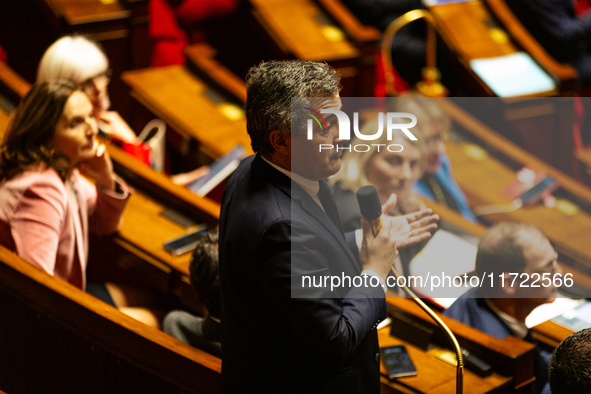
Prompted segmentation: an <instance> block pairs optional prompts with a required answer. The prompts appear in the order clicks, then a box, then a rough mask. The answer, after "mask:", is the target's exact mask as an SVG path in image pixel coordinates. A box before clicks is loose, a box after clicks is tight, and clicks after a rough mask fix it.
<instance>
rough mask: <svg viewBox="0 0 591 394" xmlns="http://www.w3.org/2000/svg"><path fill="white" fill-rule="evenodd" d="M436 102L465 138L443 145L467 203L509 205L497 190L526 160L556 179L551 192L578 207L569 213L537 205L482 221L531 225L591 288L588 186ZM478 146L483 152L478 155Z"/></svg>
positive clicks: (590, 196) (444, 103) (453, 107)
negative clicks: (541, 232)
mask: <svg viewBox="0 0 591 394" xmlns="http://www.w3.org/2000/svg"><path fill="white" fill-rule="evenodd" d="M438 102H439V103H440V104H441V106H442V107H443V108H444V109H445V110H446V111H447V112H448V114H449V115H450V116H451V118H452V119H453V120H454V122H455V123H456V125H457V130H458V132H459V133H460V134H461V136H462V138H465V139H466V141H464V142H459V143H458V142H453V141H450V142H448V143H447V144H446V148H447V153H448V156H449V157H450V160H451V162H452V165H453V173H454V177H455V178H456V180H457V181H458V183H459V185H460V187H461V188H462V190H463V191H464V192H465V194H466V197H467V198H468V200H469V202H470V205H471V206H472V207H478V206H481V205H489V204H508V203H510V201H509V199H508V198H507V197H504V196H502V195H501V194H500V190H501V189H502V188H503V187H504V186H506V185H507V184H509V183H510V182H511V181H512V180H513V179H514V177H515V175H514V174H515V171H517V170H518V169H519V168H521V167H522V166H524V165H526V164H528V165H529V166H531V167H532V168H535V169H538V170H541V171H543V172H545V173H546V174H548V175H550V176H552V177H554V178H556V179H558V180H559V181H560V182H561V187H560V188H559V189H558V191H556V192H555V193H554V194H555V195H556V196H557V197H558V198H559V199H564V200H567V201H570V202H573V203H575V204H576V205H577V206H578V207H579V209H578V211H577V212H576V213H574V214H573V215H572V216H568V215H566V214H564V213H562V212H560V211H559V210H557V209H551V208H545V207H544V206H543V205H542V204H536V205H534V206H532V207H529V208H525V207H524V208H520V209H518V210H517V211H514V212H510V213H504V214H495V215H489V216H487V217H486V219H487V220H491V221H493V222H500V221H520V222H526V223H532V224H535V225H536V226H538V227H539V228H540V229H542V231H544V233H545V234H546V236H548V238H549V239H550V240H551V241H552V242H553V243H554V245H555V247H556V250H557V251H558V252H559V253H560V260H561V261H563V262H564V263H565V266H564V267H565V268H566V269H567V270H569V271H570V272H573V274H574V276H575V282H579V283H581V284H582V285H583V286H584V287H586V288H591V286H590V285H591V281H589V270H590V269H591V250H590V249H589V247H588V234H589V233H590V231H591V208H590V202H591V189H589V188H588V187H586V186H584V185H582V184H580V183H578V182H577V181H575V180H573V179H572V178H570V177H568V176H567V175H565V174H563V173H562V172H560V171H558V170H556V169H555V168H553V167H551V166H550V165H548V164H546V163H544V162H542V161H541V160H539V159H537V158H536V157H534V156H533V155H531V154H530V153H528V152H526V151H524V150H523V149H521V148H519V147H517V146H516V145H514V144H513V143H511V142H509V141H507V140H505V139H504V138H503V137H501V136H499V135H498V134H497V133H495V132H493V131H492V130H490V129H489V128H488V127H486V126H484V125H483V124H482V123H480V122H479V121H477V120H476V119H475V118H473V117H472V116H470V115H469V114H467V113H466V112H464V111H463V110H461V109H460V108H459V107H457V106H456V105H455V104H453V103H451V102H450V101H449V100H440V101H438ZM479 148H480V150H479ZM473 149H476V153H477V154H476V156H475V155H474V154H470V151H472V152H474V151H473ZM482 149H484V151H485V153H484V155H482V154H481V152H482ZM487 152H488V153H487ZM475 157H476V159H475Z"/></svg>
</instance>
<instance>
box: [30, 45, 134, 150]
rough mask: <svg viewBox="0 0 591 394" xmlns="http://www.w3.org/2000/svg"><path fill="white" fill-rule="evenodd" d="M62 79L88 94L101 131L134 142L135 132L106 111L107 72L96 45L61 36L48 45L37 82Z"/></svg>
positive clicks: (117, 115) (107, 68)
mask: <svg viewBox="0 0 591 394" xmlns="http://www.w3.org/2000/svg"><path fill="white" fill-rule="evenodd" d="M63 79H67V80H70V81H73V82H75V83H77V84H79V85H80V86H81V87H82V90H83V91H84V92H85V93H86V94H87V95H88V97H89V98H90V101H91V102H92V106H93V108H94V116H95V118H96V120H97V122H98V127H99V129H100V130H101V131H102V132H104V133H106V134H108V135H110V136H113V137H116V138H118V139H120V140H123V141H125V142H130V143H132V142H135V141H136V135H135V133H134V132H133V130H132V129H131V128H130V127H129V125H128V124H127V123H126V122H125V121H124V120H123V118H122V117H121V116H120V115H119V113H118V112H116V111H109V107H110V105H111V101H110V99H109V92H108V90H107V88H108V86H109V82H110V81H111V69H110V68H109V59H107V56H106V55H105V53H104V52H103V50H102V49H101V48H100V46H99V44H97V43H96V42H94V41H91V40H90V39H88V38H86V37H84V36H80V35H73V36H65V37H62V38H60V39H59V40H57V41H56V42H54V43H53V44H51V46H50V47H49V48H47V50H46V51H45V53H44V54H43V57H42V58H41V61H40V62H39V68H38V70H37V82H50V81H57V80H63Z"/></svg>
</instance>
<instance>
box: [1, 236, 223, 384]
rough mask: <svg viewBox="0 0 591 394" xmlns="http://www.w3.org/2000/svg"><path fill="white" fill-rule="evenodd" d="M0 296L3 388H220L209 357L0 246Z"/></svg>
mask: <svg viewBox="0 0 591 394" xmlns="http://www.w3.org/2000/svg"><path fill="white" fill-rule="evenodd" d="M0 301H1V302H0V342H2V347H1V348H0V381H2V389H4V390H7V391H8V392H93V393H99V392H116V391H122V392H138V391H140V392H143V393H161V392H181V391H182V392H190V393H214V392H219V390H220V371H221V360H220V359H218V358H217V357H214V356H211V355H209V354H207V353H205V352H202V351H200V350H198V349H195V348H192V347H191V346H189V345H186V344H184V343H182V342H180V341H178V340H176V339H174V338H172V337H170V336H168V335H166V334H164V333H163V332H161V331H159V330H156V329H154V328H152V327H148V326H146V325H144V324H142V323H140V322H138V321H136V320H134V319H132V318H130V317H129V316H127V315H124V314H123V313H121V312H120V311H118V310H117V309H115V308H113V307H111V306H109V305H107V304H105V303H103V302H101V301H99V300H98V299H96V298H94V297H93V296H91V295H89V294H87V293H85V292H83V291H81V290H79V289H78V288H75V287H74V286H72V285H70V284H69V283H67V282H65V281H63V280H61V279H58V278H57V277H54V276H51V275H49V274H47V273H45V272H44V271H42V270H40V269H38V268H35V267H33V266H32V265H30V264H29V263H27V262H25V261H24V260H22V259H20V258H19V257H18V256H16V255H15V254H13V253H11V252H9V251H8V250H7V249H5V248H4V247H0ZM31 371H35V374H34V375H35V376H34V378H31Z"/></svg>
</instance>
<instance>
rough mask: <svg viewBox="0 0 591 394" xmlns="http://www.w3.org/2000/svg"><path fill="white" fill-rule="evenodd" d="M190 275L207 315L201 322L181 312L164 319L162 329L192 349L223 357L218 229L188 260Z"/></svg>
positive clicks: (212, 232) (197, 318) (201, 243)
mask: <svg viewBox="0 0 591 394" xmlns="http://www.w3.org/2000/svg"><path fill="white" fill-rule="evenodd" d="M189 272H190V278H191V284H192V285H193V287H194V288H195V290H196V291H197V293H198V294H199V300H200V301H201V302H202V303H203V305H204V306H205V307H206V308H207V312H208V315H207V316H205V317H204V318H203V317H197V316H193V315H192V314H190V313H188V312H184V311H172V312H170V313H169V314H168V315H166V317H165V318H164V321H163V322H162V329H163V330H164V332H166V333H167V334H169V335H172V336H173V337H175V338H177V339H180V340H181V341H183V342H185V343H188V344H189V345H191V346H193V347H196V348H198V349H201V350H203V351H205V352H207V353H210V354H213V355H214V356H217V357H222V344H221V337H222V332H221V327H220V316H221V311H220V300H221V295H220V274H219V258H218V230H217V229H216V230H213V231H210V232H209V233H207V235H206V236H205V237H203V238H202V239H201V240H199V242H198V243H197V247H196V248H195V250H194V251H193V255H192V256H191V263H190V265H189Z"/></svg>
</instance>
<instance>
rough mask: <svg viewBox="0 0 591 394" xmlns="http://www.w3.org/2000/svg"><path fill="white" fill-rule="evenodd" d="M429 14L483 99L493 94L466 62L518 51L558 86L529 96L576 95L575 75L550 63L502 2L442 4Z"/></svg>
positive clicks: (561, 66) (549, 58)
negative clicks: (531, 58) (524, 54)
mask: <svg viewBox="0 0 591 394" xmlns="http://www.w3.org/2000/svg"><path fill="white" fill-rule="evenodd" d="M487 4H488V5H489V6H490V8H489V7H487ZM491 9H492V11H493V12H494V13H492V12H491ZM430 11H431V12H433V14H434V15H435V18H436V20H437V24H438V30H439V33H440V35H441V36H442V38H443V40H444V41H445V43H446V45H447V46H448V47H449V48H450V49H451V51H452V52H453V53H455V55H456V56H457V58H458V60H459V61H460V63H461V64H462V65H463V66H464V68H465V69H466V71H467V72H468V74H470V75H471V76H472V78H473V79H474V80H476V81H478V83H479V85H480V87H481V88H482V89H483V92H482V93H485V94H484V95H488V96H494V95H495V94H494V93H493V91H492V90H491V89H490V87H488V86H487V85H486V83H485V82H484V81H482V80H481V79H480V78H479V77H478V76H477V75H476V74H475V73H474V72H473V71H472V70H471V69H470V65H469V62H470V61H471V60H474V59H483V58H494V57H499V56H505V55H510V54H513V53H516V52H518V51H525V52H526V53H528V54H530V55H531V56H532V57H533V58H534V59H535V61H536V62H538V63H539V64H540V66H541V67H542V68H543V69H544V70H545V71H546V72H548V73H549V74H550V75H551V76H553V77H555V79H557V82H558V83H557V88H556V89H553V90H551V91H547V92H541V93H537V94H535V95H532V96H556V95H572V94H573V93H574V92H575V79H576V73H575V72H574V70H573V69H572V67H570V66H569V65H565V64H559V63H557V62H556V61H555V60H554V59H552V58H551V57H550V56H549V55H548V54H547V53H546V52H545V51H544V49H543V48H542V47H541V46H540V45H539V44H538V43H537V42H536V41H535V40H534V39H533V38H532V37H531V35H529V33H528V32H527V31H526V30H525V29H524V28H523V26H521V24H520V23H519V21H518V20H517V18H515V16H514V15H513V14H512V13H511V12H510V11H509V10H508V8H507V7H506V5H505V4H504V3H503V1H502V0H491V1H487V3H485V2H483V1H478V0H473V1H467V2H458V3H451V4H442V5H436V6H433V7H430ZM495 16H496V17H497V18H498V19H499V20H500V21H501V22H500V23H499V22H498V21H497V20H496V19H495ZM479 95H481V94H479Z"/></svg>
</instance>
